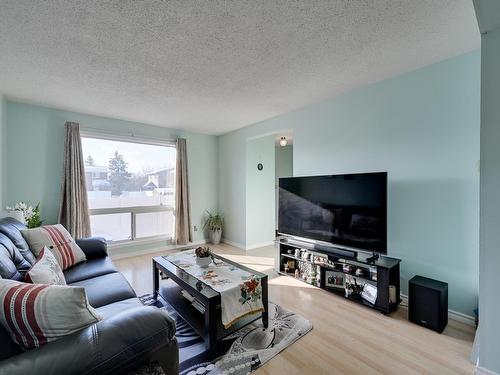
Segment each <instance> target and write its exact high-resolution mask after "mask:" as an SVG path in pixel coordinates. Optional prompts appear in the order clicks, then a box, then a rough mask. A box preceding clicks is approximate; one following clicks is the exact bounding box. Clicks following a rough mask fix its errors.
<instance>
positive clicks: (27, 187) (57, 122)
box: [5, 101, 218, 241]
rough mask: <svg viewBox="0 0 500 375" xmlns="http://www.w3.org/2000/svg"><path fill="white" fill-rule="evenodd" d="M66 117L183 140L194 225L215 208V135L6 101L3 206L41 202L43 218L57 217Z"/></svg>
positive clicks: (111, 129)
mask: <svg viewBox="0 0 500 375" xmlns="http://www.w3.org/2000/svg"><path fill="white" fill-rule="evenodd" d="M66 121H76V122H79V123H80V124H81V126H82V127H88V128H97V129H101V130H103V131H107V132H110V133H113V132H115V133H118V134H125V133H126V134H130V133H133V134H134V135H136V136H142V137H152V138H161V139H175V138H177V137H184V138H186V139H187V147H188V163H189V183H190V199H191V215H192V224H193V225H197V226H198V227H200V224H201V218H202V215H203V212H204V211H205V210H206V209H216V208H217V206H218V202H217V183H218V181H217V138H216V137H214V136H208V135H201V134H193V133H188V132H183V131H179V130H173V129H168V128H163V127H158V126H151V125H145V124H139V123H134V122H128V121H122V120H116V119H111V118H104V117H98V116H91V115H85V114H81V113H74V112H67V111H62V110H58V109H53V108H46V107H42V106H35V105H28V104H23V103H18V102H13V101H7V105H6V122H7V132H6V143H7V147H6V149H7V158H6V164H7V165H6V179H7V184H6V192H5V199H6V203H7V204H12V203H15V202H17V201H20V200H23V201H27V202H29V203H32V204H36V203H38V202H41V203H42V216H43V218H44V219H45V220H46V222H47V223H53V222H55V221H56V220H57V211H58V205H59V197H60V196H59V194H60V186H61V173H62V162H63V144H64V123H65V122H66ZM193 235H194V240H195V241H201V240H203V234H202V233H201V231H198V232H194V233H193Z"/></svg>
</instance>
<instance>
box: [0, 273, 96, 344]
mask: <svg viewBox="0 0 500 375" xmlns="http://www.w3.org/2000/svg"><path fill="white" fill-rule="evenodd" d="M101 319H102V317H101V316H100V315H99V314H98V313H97V312H96V311H95V310H94V309H93V308H92V306H90V305H89V302H88V300H87V295H86V294H85V289H84V288H81V287H74V286H62V285H43V284H26V283H22V282H19V281H14V280H6V279H2V280H0V324H1V325H2V326H3V328H4V329H5V330H6V331H7V332H9V334H10V337H11V338H12V340H13V341H14V342H15V343H17V344H18V345H19V346H21V347H22V348H23V349H33V348H37V347H40V346H43V345H45V344H46V343H48V342H51V341H54V340H57V339H59V338H61V337H63V336H66V335H70V334H72V333H74V332H76V331H79V330H81V329H83V328H85V327H88V326H89V325H91V324H93V323H97V322H98V321H99V320H101Z"/></svg>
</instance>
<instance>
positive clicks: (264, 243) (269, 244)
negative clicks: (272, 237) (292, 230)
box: [245, 241, 274, 250]
mask: <svg viewBox="0 0 500 375" xmlns="http://www.w3.org/2000/svg"><path fill="white" fill-rule="evenodd" d="M271 245H274V241H268V242H262V243H258V244H255V245H250V246H247V247H246V249H245V250H254V249H258V248H260V247H265V246H271Z"/></svg>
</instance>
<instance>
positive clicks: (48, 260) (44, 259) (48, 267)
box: [24, 246, 66, 285]
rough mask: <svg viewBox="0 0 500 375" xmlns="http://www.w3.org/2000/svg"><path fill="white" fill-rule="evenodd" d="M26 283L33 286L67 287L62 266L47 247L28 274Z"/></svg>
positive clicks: (25, 279) (25, 278)
mask: <svg viewBox="0 0 500 375" xmlns="http://www.w3.org/2000/svg"><path fill="white" fill-rule="evenodd" d="M24 281H26V282H27V283H32V284H49V285H66V279H65V278H64V274H63V272H62V270H61V266H59V263H58V262H57V259H56V257H55V256H54V254H52V252H51V251H50V250H49V248H48V247H47V246H45V247H44V248H43V250H42V251H41V252H40V255H39V256H38V260H37V261H36V263H35V264H34V265H33V267H31V268H30V269H29V270H28V272H26V275H25V276H24Z"/></svg>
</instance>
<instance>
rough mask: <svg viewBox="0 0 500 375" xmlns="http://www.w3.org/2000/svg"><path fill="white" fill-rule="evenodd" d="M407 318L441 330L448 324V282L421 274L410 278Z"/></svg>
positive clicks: (438, 330) (435, 329)
mask: <svg viewBox="0 0 500 375" xmlns="http://www.w3.org/2000/svg"><path fill="white" fill-rule="evenodd" d="M408 319H409V320H410V322H413V323H416V324H419V325H421V326H423V327H426V328H430V329H432V330H434V331H436V332H439V333H441V332H443V330H444V328H445V327H446V325H447V324H448V284H447V283H444V282H442V281H437V280H433V279H429V278H427V277H423V276H415V277H414V278H413V279H411V280H410V282H409V286H408Z"/></svg>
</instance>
